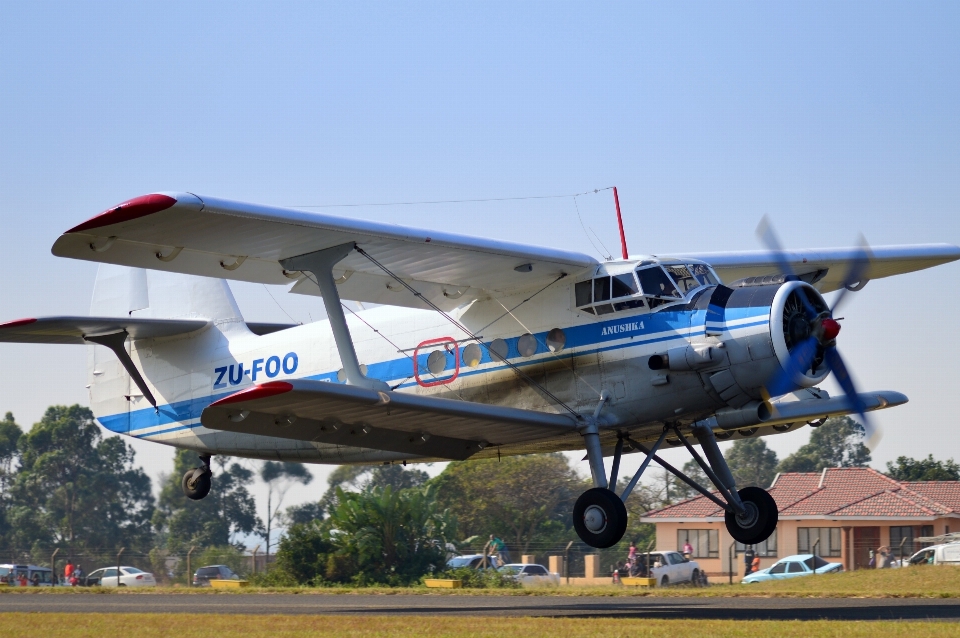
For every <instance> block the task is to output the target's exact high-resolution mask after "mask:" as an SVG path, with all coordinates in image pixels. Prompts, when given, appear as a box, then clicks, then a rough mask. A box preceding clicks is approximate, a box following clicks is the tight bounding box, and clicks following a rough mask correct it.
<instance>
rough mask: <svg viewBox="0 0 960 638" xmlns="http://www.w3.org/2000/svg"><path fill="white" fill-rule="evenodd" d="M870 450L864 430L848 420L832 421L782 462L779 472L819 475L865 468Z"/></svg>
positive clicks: (833, 419)
mask: <svg viewBox="0 0 960 638" xmlns="http://www.w3.org/2000/svg"><path fill="white" fill-rule="evenodd" d="M868 463H870V450H868V449H867V446H865V445H864V444H863V426H862V425H860V424H859V423H857V422H856V421H854V420H853V419H851V418H850V417H848V416H841V417H830V418H829V419H827V421H826V423H824V424H823V425H821V426H820V427H818V428H815V429H814V430H813V432H811V434H810V441H809V442H808V443H807V444H805V445H803V446H802V447H801V448H800V449H799V450H797V451H796V452H794V453H793V454H791V455H790V456H788V457H787V458H785V459H783V460H782V461H781V462H780V465H779V466H778V467H777V471H778V472H820V471H822V470H823V469H824V468H827V467H866V465H867V464H868Z"/></svg>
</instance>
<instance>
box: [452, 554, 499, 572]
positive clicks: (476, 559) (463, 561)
mask: <svg viewBox="0 0 960 638" xmlns="http://www.w3.org/2000/svg"><path fill="white" fill-rule="evenodd" d="M484 564H486V566H487V567H486V568H487V569H498V568H499V567H500V566H501V565H500V559H499V558H497V557H496V556H487V562H486V563H484V562H483V554H468V555H466V556H454V557H453V558H451V559H450V560H448V561H447V568H448V569H457V568H459V567H469V568H471V569H483V565H484Z"/></svg>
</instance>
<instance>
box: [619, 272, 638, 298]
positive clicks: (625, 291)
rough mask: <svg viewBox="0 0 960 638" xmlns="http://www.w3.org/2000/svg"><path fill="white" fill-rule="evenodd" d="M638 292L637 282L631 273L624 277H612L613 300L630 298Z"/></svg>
mask: <svg viewBox="0 0 960 638" xmlns="http://www.w3.org/2000/svg"><path fill="white" fill-rule="evenodd" d="M638 292H640V288H638V287H637V280H636V279H634V278H633V273H632V272H628V273H627V274H625V275H614V276H613V294H612V296H613V298H614V299H616V298H617V297H630V296H631V295H635V294H637V293H638Z"/></svg>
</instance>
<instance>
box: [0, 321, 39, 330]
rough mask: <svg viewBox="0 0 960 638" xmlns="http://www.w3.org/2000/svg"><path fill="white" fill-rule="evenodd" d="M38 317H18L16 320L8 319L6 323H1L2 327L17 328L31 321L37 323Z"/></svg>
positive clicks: (0, 327)
mask: <svg viewBox="0 0 960 638" xmlns="http://www.w3.org/2000/svg"><path fill="white" fill-rule="evenodd" d="M36 322H37V320H36V319H17V320H16V321H8V322H6V323H0V329H3V328H16V327H17V326H27V325H30V324H31V323H36Z"/></svg>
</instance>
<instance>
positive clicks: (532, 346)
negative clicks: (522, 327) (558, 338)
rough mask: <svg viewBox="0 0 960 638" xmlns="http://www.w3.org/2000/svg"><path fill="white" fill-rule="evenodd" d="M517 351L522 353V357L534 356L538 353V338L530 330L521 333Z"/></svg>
mask: <svg viewBox="0 0 960 638" xmlns="http://www.w3.org/2000/svg"><path fill="white" fill-rule="evenodd" d="M517 352H519V353H520V356H521V357H532V356H533V355H535V354H536V353H537V338H536V337H534V336H533V335H532V334H530V333H529V332H528V333H526V334H523V335H520V339H519V340H518V341H517Z"/></svg>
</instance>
